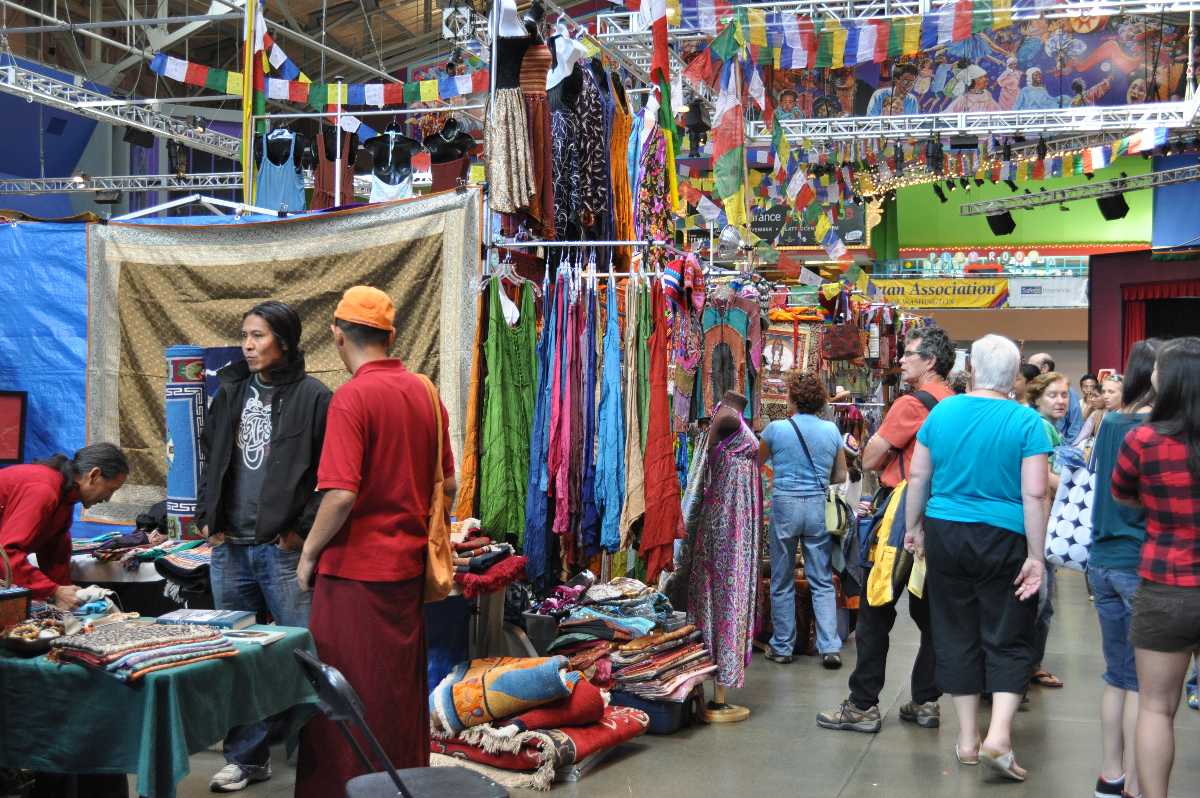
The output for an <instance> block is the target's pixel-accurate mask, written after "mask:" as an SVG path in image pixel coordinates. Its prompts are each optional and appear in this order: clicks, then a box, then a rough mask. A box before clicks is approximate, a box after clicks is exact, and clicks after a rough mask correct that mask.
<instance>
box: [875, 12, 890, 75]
mask: <svg viewBox="0 0 1200 798" xmlns="http://www.w3.org/2000/svg"><path fill="white" fill-rule="evenodd" d="M871 27H872V28H874V29H875V31H874V33H872V34H871V38H872V39H873V40H874V41H875V50H874V52H872V53H871V60H872V61H874V62H875V63H876V64H881V63H883V62H884V61H886V60H887V57H888V46H889V41H890V40H891V31H892V23H891V21H890V20H886V19H876V20H872V21H871Z"/></svg>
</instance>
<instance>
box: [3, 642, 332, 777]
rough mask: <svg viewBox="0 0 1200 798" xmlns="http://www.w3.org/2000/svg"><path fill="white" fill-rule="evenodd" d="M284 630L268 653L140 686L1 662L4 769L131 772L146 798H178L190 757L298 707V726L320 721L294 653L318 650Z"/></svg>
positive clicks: (29, 662) (161, 676) (163, 674)
mask: <svg viewBox="0 0 1200 798" xmlns="http://www.w3.org/2000/svg"><path fill="white" fill-rule="evenodd" d="M256 628H257V627H256ZM263 628H268V629H274V630H276V631H278V630H280V629H282V628H283V627H275V626H272V627H263ZM286 631H287V636H286V637H284V638H283V639H282V640H278V641H276V642H275V643H272V644H271V645H269V646H258V645H238V655H237V656H236V657H229V658H227V659H218V660H208V661H205V662H197V663H194V664H192V665H184V666H182V667H179V668H170V669H167V670H163V671H156V672H154V673H150V674H147V675H146V676H145V677H144V678H143V679H142V680H141V681H140V682H139V683H136V684H134V685H127V684H125V683H123V682H120V681H118V680H117V679H115V678H113V677H112V676H109V675H108V674H106V673H101V672H99V671H94V670H89V669H88V668H85V667H83V666H82V665H59V664H57V663H54V662H51V661H50V660H49V659H47V658H46V657H44V656H42V657H36V658H32V659H22V658H20V657H15V656H11V655H9V654H6V653H0V730H2V732H0V767H8V768H25V769H28V770H35V771H42V772H50V773H133V774H135V775H136V776H137V790H138V794H139V795H142V796H146V798H172V796H174V795H175V785H176V784H178V783H179V782H180V781H181V780H182V779H183V777H184V776H186V775H187V773H188V757H189V755H191V754H194V753H197V752H199V751H203V750H204V749H205V748H208V747H209V746H211V745H213V744H214V743H217V742H219V741H220V740H222V739H224V737H225V734H226V732H228V731H229V729H230V728H232V727H234V726H237V725H240V724H246V723H253V722H255V721H258V720H263V719H265V718H268V717H270V716H272V715H275V714H277V713H279V712H282V711H283V710H285V709H287V708H288V707H292V706H295V705H298V704H305V705H309V706H310V707H311V710H312V713H307V712H301V713H296V714H297V715H298V716H300V718H298V720H300V721H301V722H302V721H303V720H307V717H309V716H310V714H315V712H316V706H315V704H316V695H315V694H314V693H313V690H312V687H311V686H310V685H309V683H308V682H307V681H306V680H305V678H304V674H303V673H302V672H301V670H300V666H299V664H298V663H297V662H296V658H295V655H294V654H293V653H292V652H293V651H295V650H296V649H305V650H307V651H315V649H314V646H313V640H312V637H311V636H310V635H309V633H308V630H306V629H295V628H287V629H286ZM293 731H295V730H293Z"/></svg>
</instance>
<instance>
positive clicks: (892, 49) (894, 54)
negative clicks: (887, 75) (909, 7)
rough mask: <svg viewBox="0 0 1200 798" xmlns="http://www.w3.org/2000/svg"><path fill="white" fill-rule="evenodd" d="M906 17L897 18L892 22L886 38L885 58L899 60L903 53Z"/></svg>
mask: <svg viewBox="0 0 1200 798" xmlns="http://www.w3.org/2000/svg"><path fill="white" fill-rule="evenodd" d="M908 20H909V18H908V17H898V18H896V19H894V20H892V24H891V27H890V28H889V29H888V36H887V57H888V58H899V57H900V56H901V54H903V52H904V32H905V30H906V29H907V25H908Z"/></svg>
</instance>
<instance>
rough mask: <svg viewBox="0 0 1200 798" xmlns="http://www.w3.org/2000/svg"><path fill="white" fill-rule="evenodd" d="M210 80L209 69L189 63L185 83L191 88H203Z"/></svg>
mask: <svg viewBox="0 0 1200 798" xmlns="http://www.w3.org/2000/svg"><path fill="white" fill-rule="evenodd" d="M207 80H208V67H206V66H204V65H203V64H193V63H192V62H190V61H188V62H187V72H186V74H185V75H184V82H185V83H187V84H188V85H189V86H203V85H204V83H205V82H206V81H207Z"/></svg>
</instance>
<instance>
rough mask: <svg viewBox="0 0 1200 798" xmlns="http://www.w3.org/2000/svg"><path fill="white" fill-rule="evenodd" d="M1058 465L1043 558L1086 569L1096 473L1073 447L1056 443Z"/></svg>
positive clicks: (1090, 546)
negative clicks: (1057, 481) (1058, 445)
mask: <svg viewBox="0 0 1200 798" xmlns="http://www.w3.org/2000/svg"><path fill="white" fill-rule="evenodd" d="M1054 459H1055V462H1056V463H1057V464H1058V467H1059V483H1058V492H1057V493H1056V494H1055V495H1054V505H1053V506H1052V507H1051V508H1050V520H1049V521H1048V522H1047V523H1046V560H1047V561H1048V562H1050V563H1053V564H1054V565H1065V566H1066V567H1067V568H1073V569H1074V570H1076V571H1086V570H1087V563H1088V555H1089V554H1090V553H1091V548H1092V500H1093V498H1094V497H1095V492H1096V475H1095V474H1093V473H1092V470H1091V469H1090V468H1089V467H1088V465H1087V464H1086V463H1085V462H1084V460H1083V452H1082V451H1080V450H1079V449H1076V448H1075V447H1074V446H1060V447H1059V448H1058V449H1057V450H1056V451H1055V455H1054Z"/></svg>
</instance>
